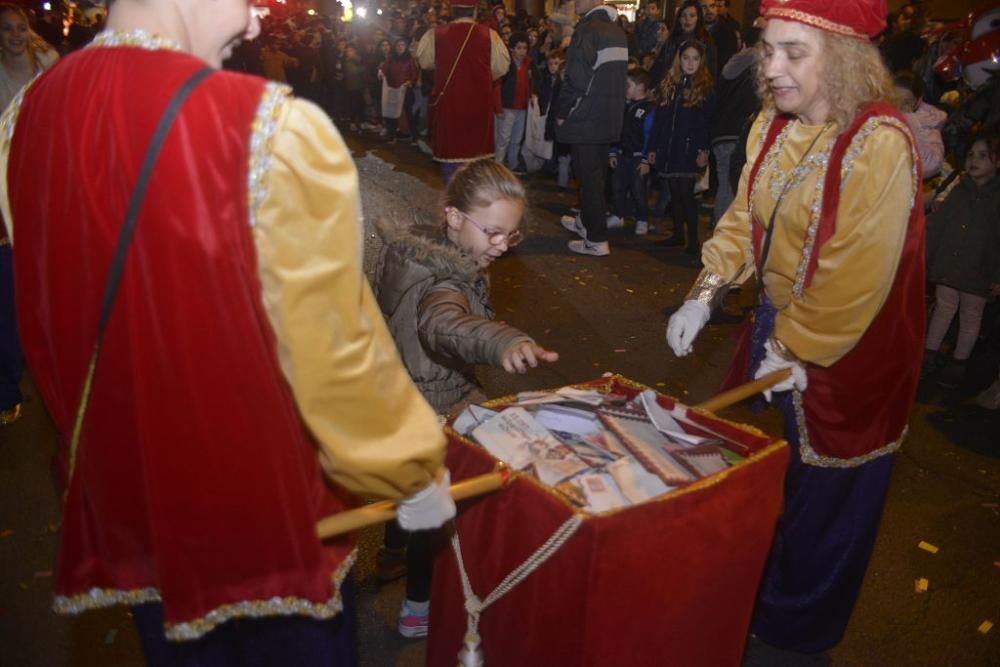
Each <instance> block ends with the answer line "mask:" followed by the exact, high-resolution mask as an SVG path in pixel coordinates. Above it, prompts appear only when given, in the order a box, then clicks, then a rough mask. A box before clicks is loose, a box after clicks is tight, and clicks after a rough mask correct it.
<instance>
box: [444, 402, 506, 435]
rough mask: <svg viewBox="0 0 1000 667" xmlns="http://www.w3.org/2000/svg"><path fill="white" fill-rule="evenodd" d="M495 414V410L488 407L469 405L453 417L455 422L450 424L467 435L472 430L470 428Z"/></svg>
mask: <svg viewBox="0 0 1000 667" xmlns="http://www.w3.org/2000/svg"><path fill="white" fill-rule="evenodd" d="M496 415H497V411H496V410H490V409H489V408H484V407H482V406H479V405H470V406H469V407H467V408H465V409H464V410H462V413H461V414H460V415H458V417H457V418H455V423H454V424H453V425H452V428H453V429H455V430H456V431H458V432H459V433H461V434H462V435H469V432H470V431H472V429H474V428H476V427H477V426H479V425H480V424H482V423H483V422H485V421H486V420H487V419H489V418H491V417H495V416H496Z"/></svg>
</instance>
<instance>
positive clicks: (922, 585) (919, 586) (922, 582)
mask: <svg viewBox="0 0 1000 667" xmlns="http://www.w3.org/2000/svg"><path fill="white" fill-rule="evenodd" d="M930 583H931V582H929V581H927V580H926V579H924V578H923V577H920V578H919V579H917V580H916V581H914V582H913V590H914V591H916V592H917V593H926V592H927V587H928V586H930Z"/></svg>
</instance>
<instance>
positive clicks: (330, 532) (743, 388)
mask: <svg viewBox="0 0 1000 667" xmlns="http://www.w3.org/2000/svg"><path fill="white" fill-rule="evenodd" d="M790 374H791V371H790V370H787V369H785V370H780V371H775V372H773V373H770V374H768V375H765V376H764V377H762V378H760V379H758V380H754V381H753V382H748V383H746V384H743V385H740V386H739V387H735V388H733V389H730V390H729V391H726V392H723V393H721V394H719V395H718V396H716V397H714V398H710V399H708V400H707V401H705V402H704V403H700V404H698V405H696V406H695V407H696V408H698V409H699V410H705V411H707V412H716V411H718V410H722V409H724V408H728V407H729V406H730V405H733V404H734V403H739V402H740V401H742V400H743V399H745V398H749V397H751V396H753V395H754V394H757V393H760V392H762V391H764V390H766V389H770V388H771V387H773V386H774V385H776V384H778V383H779V382H781V381H782V380H784V379H785V378H787V377H788V376H789V375H790ZM509 479H510V471H509V470H507V469H505V468H501V469H498V470H496V471H494V472H490V473H486V474H485V475H478V476H476V477H470V478H469V479H466V480H463V481H461V482H458V483H457V484H452V485H451V497H452V498H454V499H455V502H458V501H460V500H466V499H467V498H475V497H476V496H481V495H484V494H487V493H493V492H494V491H496V490H498V489H500V488H502V487H503V486H504V485H505V484H506V483H507V481H508V480H509ZM396 505H397V503H395V502H393V501H391V500H383V501H380V502H377V503H372V504H370V505H365V506H364V507H358V508H355V509H353V510H348V511H346V512H340V513H339V514H333V515H331V516H328V517H326V518H325V519H323V520H321V521H320V522H319V523H317V524H316V532H317V534H319V537H320V539H326V538H328V537H336V536H337V535H343V534H344V533H349V532H351V531H352V530H358V529H360V528H365V527H367V526H373V525H375V524H377V523H385V522H387V521H392V520H393V519H395V518H396Z"/></svg>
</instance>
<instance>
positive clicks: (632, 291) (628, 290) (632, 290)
mask: <svg viewBox="0 0 1000 667" xmlns="http://www.w3.org/2000/svg"><path fill="white" fill-rule="evenodd" d="M625 291H626V292H628V293H629V294H635V290H634V289H631V288H629V287H626V288H625Z"/></svg>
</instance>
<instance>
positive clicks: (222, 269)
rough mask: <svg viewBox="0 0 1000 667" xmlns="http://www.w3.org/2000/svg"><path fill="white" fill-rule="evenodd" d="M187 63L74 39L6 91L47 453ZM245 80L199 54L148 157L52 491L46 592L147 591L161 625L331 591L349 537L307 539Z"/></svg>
mask: <svg viewBox="0 0 1000 667" xmlns="http://www.w3.org/2000/svg"><path fill="white" fill-rule="evenodd" d="M203 66H204V63H202V62H201V61H199V60H197V59H195V58H193V57H191V56H189V55H185V54H181V53H175V52H169V51H148V50H141V49H137V48H90V49H85V50H83V51H81V52H79V53H77V54H74V55H72V56H69V57H68V58H66V59H65V60H64V61H63V62H61V63H60V64H59V65H57V66H56V67H54V68H52V69H51V70H50V71H48V72H46V73H45V74H44V75H43V76H42V78H41V79H39V80H38V81H37V82H36V83H35V84H34V85H33V86H32V87H31V88H30V89H29V90H28V92H27V94H26V96H25V98H24V103H23V106H22V108H21V112H20V116H19V120H18V123H17V126H16V130H15V133H14V136H13V143H12V148H11V153H10V163H9V173H8V186H9V192H10V193H11V208H12V211H13V214H12V217H13V220H14V224H15V225H16V234H15V237H16V247H15V251H14V260H15V266H16V270H15V274H16V290H17V291H16V294H17V303H18V312H17V316H18V322H19V324H20V333H21V337H22V340H23V344H24V354H25V357H26V359H27V362H28V365H29V366H30V368H31V370H32V373H33V376H34V378H35V381H36V383H37V385H38V388H39V391H40V392H41V395H42V397H43V398H44V400H45V404H46V406H47V407H48V409H49V412H50V414H51V415H52V418H53V420H54V421H55V425H56V428H57V430H58V432H59V434H60V439H61V440H62V442H63V446H64V450H63V452H62V453H63V455H64V456H65V453H66V452H65V446H66V444H67V443H68V440H69V435H70V433H71V430H72V423H73V419H74V415H75V411H76V408H77V402H78V400H79V397H80V392H81V387H82V384H83V381H84V376H85V371H86V366H87V364H88V361H89V358H90V354H91V349H92V347H93V345H94V339H95V335H96V327H97V319H98V311H99V304H100V300H101V295H102V292H103V290H104V287H105V282H106V280H107V275H108V269H109V266H110V263H111V256H112V251H113V247H114V245H115V243H116V241H117V238H118V234H119V230H120V227H121V224H122V221H123V219H124V212H125V207H126V202H127V201H128V198H129V196H130V194H131V191H132V188H133V184H134V182H135V179H136V175H137V173H138V170H139V165H140V162H141V161H142V159H143V157H144V154H145V151H146V148H147V145H148V143H149V141H150V139H151V137H152V134H153V129H154V126H155V124H156V123H157V121H158V120H159V118H160V116H161V114H162V112H163V110H164V108H165V107H166V105H167V101H168V100H169V99H170V98H171V97H172V96H173V94H174V92H175V91H176V90H177V89H178V88H179V87H180V85H181V83H182V82H183V81H185V80H186V79H187V78H188V77H189V76H190V75H191V74H192V73H193V72H194V71H195V70H197V69H199V68H201V67H203ZM264 86H265V82H264V81H263V80H262V79H258V78H254V77H247V76H243V75H237V74H233V73H228V72H216V73H213V74H212V75H211V76H210V77H209V78H208V79H206V80H205V81H204V82H203V83H202V84H201V85H200V86H199V87H198V88H197V89H196V90H195V91H194V93H193V94H192V95H191V97H190V98H189V99H188V101H187V102H186V104H185V106H184V107H183V109H182V111H181V113H180V114H179V116H178V118H177V121H176V123H175V125H174V126H173V128H172V129H171V131H170V134H169V136H168V138H167V140H166V142H165V144H164V147H163V151H162V153H161V154H160V156H159V159H158V161H157V164H156V167H155V169H154V171H153V175H152V179H151V181H150V185H149V190H148V193H147V195H146V198H145V201H144V203H143V206H142V212H141V214H140V217H139V220H138V224H137V229H136V233H135V237H134V240H133V244H132V246H131V248H130V249H129V252H128V256H127V260H126V264H125V270H124V274H123V277H122V281H121V286H120V289H119V292H118V296H117V301H116V303H115V305H114V308H113V311H112V314H111V318H110V321H109V324H108V328H107V331H106V335H105V338H104V343H103V350H102V356H101V358H100V360H99V363H98V365H97V370H96V376H95V379H94V388H93V394H92V397H91V401H90V410H89V413H88V415H87V418H86V422H85V425H84V429H83V435H82V440H81V443H80V447H79V455H78V460H77V465H76V471H75V475H74V477H73V479H72V482H71V484H70V486H69V488H68V491H67V498H66V505H65V510H64V515H63V521H62V532H61V535H60V543H59V553H58V562H57V568H56V570H57V571H56V579H55V590H56V593H57V604H56V606H57V609H62V610H65V611H80V610H83V609H86V608H89V607H96V606H103V605H105V604H114V603H135V602H137V601H147V600H150V599H157V598H162V602H163V608H164V612H165V615H166V620H167V622H168V625H175V624H181V623H183V624H187V625H185V626H183V628H181V629H180V630H178V632H177V633H176V635H175V638H193V637H196V636H198V635H199V634H200V633H202V632H204V631H206V630H208V629H211V627H212V626H213V625H214V624H215V623H217V622H218V621H220V620H225V619H226V618H230V617H233V616H239V615H247V614H248V613H252V612H257V613H264V614H268V613H296V612H297V613H307V614H309V615H313V616H330V615H332V614H333V613H335V612H336V611H337V610H338V609H339V607H340V599H339V594H338V592H337V589H336V586H335V585H333V584H332V578H333V577H334V573H335V572H336V571H337V570H338V568H341V566H342V564H344V563H345V559H348V557H349V554H350V553H351V551H352V548H353V545H352V543H351V541H349V540H346V539H345V540H341V541H336V542H331V543H328V544H327V545H325V546H324V545H322V544H321V543H320V542H319V540H318V539H317V537H316V533H315V522H316V520H317V519H318V518H320V517H322V516H324V515H326V514H328V513H331V512H335V511H339V510H340V509H342V508H343V506H344V501H343V500H342V499H341V498H339V497H338V496H337V495H335V493H334V492H332V491H331V490H330V488H329V487H328V486H327V485H326V484H325V483H324V481H323V478H322V475H321V470H320V467H319V464H318V461H317V457H316V452H315V445H314V443H313V442H312V441H311V439H310V436H309V435H308V433H307V431H306V429H305V427H304V425H303V423H302V421H301V419H300V417H299V414H298V412H297V409H296V406H295V403H294V401H293V398H292V396H291V391H290V389H289V387H288V386H287V384H286V382H285V380H284V378H283V376H282V374H281V370H280V368H279V365H278V359H277V353H276V343H275V338H274V335H273V332H272V330H271V328H270V325H269V323H268V320H267V316H266V313H265V312H264V310H263V306H262V303H261V288H260V285H259V283H258V277H257V258H256V254H255V246H254V242H253V238H252V232H251V228H250V225H249V217H248V213H249V212H248V187H249V186H248V166H249V163H250V139H251V131H252V126H253V123H254V119H255V116H256V114H257V111H258V107H259V105H260V104H261V100H262V94H263V93H264ZM70 117H71V118H72V122H70V120H68V119H69V118H70ZM348 562H349V561H348ZM343 569H344V568H341V571H343ZM88 592H89V593H91V595H90V596H89V597H88V596H84V595H83V594H85V593H88ZM270 598H282V599H281V600H276V601H275V600H270ZM264 600H269V604H268V605H265V604H263V603H261V602H260V601H264ZM247 601H250V602H251V604H250V605H249V607H247V608H244V609H243V610H242V612H241V610H240V609H237V608H233V607H225V605H234V604H236V603H240V602H247ZM296 605H297V606H296ZM220 608H221V610H220ZM213 610H219V613H218V614H215V615H214V616H213V617H212V618H210V619H209V620H208V621H206V620H205V618H204V617H205V616H206V614H208V613H209V612H211V611H213Z"/></svg>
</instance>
